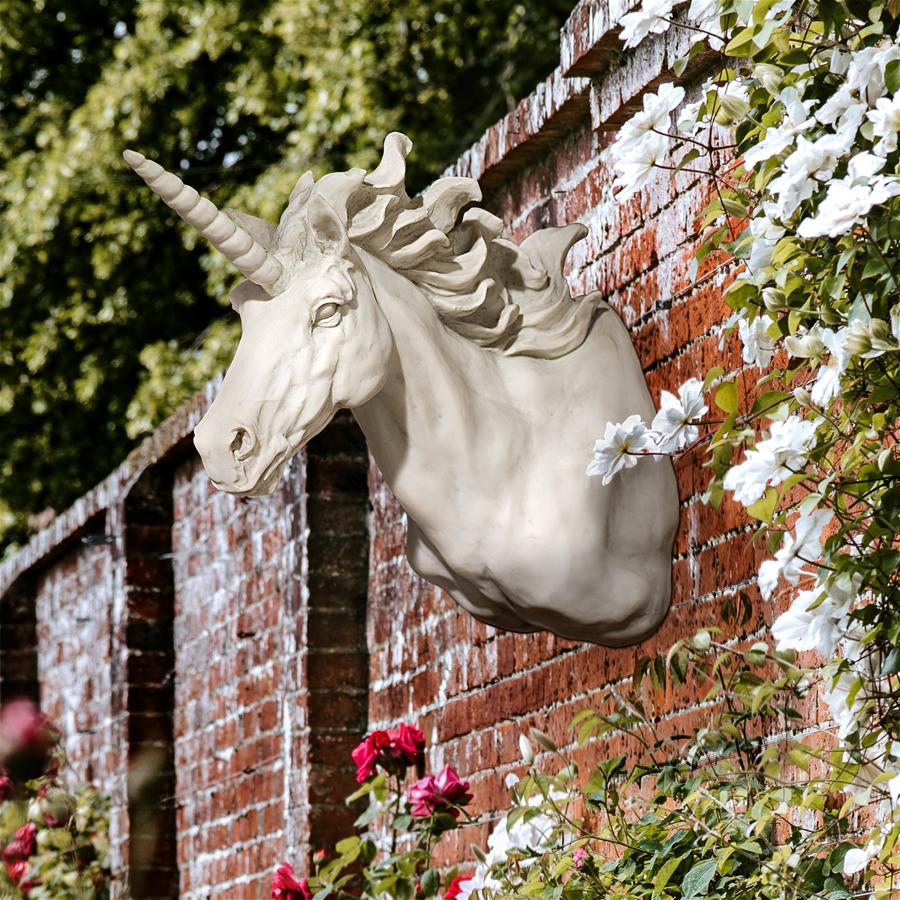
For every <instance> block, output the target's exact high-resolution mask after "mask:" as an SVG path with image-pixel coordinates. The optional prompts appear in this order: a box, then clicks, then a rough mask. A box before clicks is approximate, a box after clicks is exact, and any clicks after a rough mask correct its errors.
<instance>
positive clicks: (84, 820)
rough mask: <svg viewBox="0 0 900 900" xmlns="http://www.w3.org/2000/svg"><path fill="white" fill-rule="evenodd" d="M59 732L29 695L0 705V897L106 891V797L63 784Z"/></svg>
mask: <svg viewBox="0 0 900 900" xmlns="http://www.w3.org/2000/svg"><path fill="white" fill-rule="evenodd" d="M64 767H65V755H64V753H63V750H62V747H61V746H60V734H59V732H58V731H57V729H56V728H55V727H54V726H53V725H52V724H51V723H50V722H48V721H47V719H46V718H45V717H44V716H43V715H42V714H41V712H40V711H39V710H38V708H37V707H36V706H35V705H34V704H33V703H32V702H31V701H30V700H14V701H11V702H9V703H6V704H4V706H3V707H2V708H0V801H2V802H0V845H2V847H3V850H2V856H3V869H2V874H0V891H2V895H3V896H4V897H28V898H29V900H63V898H67V897H69V898H79V900H92V898H93V900H101V898H106V897H109V896H110V890H111V885H112V874H111V871H110V861H109V803H108V801H107V799H106V798H105V797H102V796H101V795H99V794H98V793H97V792H96V791H94V790H93V789H91V788H88V787H83V788H80V789H79V790H78V791H76V792H74V793H73V792H70V791H68V790H66V789H65V788H64V787H63V786H62V784H61V781H60V772H61V771H62V770H63V769H64Z"/></svg>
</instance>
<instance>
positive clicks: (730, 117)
mask: <svg viewBox="0 0 900 900" xmlns="http://www.w3.org/2000/svg"><path fill="white" fill-rule="evenodd" d="M749 110H750V104H749V103H748V102H747V101H746V100H744V99H743V98H742V97H733V96H731V95H729V94H724V95H721V94H720V95H719V112H718V114H717V115H716V121H717V122H718V123H719V124H720V125H730V124H731V123H732V122H737V121H738V120H740V119H743V118H744V116H746V115H747V113H748V112H749Z"/></svg>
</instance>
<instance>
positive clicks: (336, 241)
mask: <svg viewBox="0 0 900 900" xmlns="http://www.w3.org/2000/svg"><path fill="white" fill-rule="evenodd" d="M306 220H307V222H309V230H310V233H311V235H312V239H313V241H314V243H315V245H316V247H317V248H318V250H319V253H323V254H329V255H334V256H339V257H343V258H346V257H347V256H349V255H350V240H349V238H348V237H347V229H346V228H345V227H344V223H343V222H342V221H341V220H340V217H339V216H338V214H337V213H336V212H335V211H334V207H332V205H331V204H330V203H329V202H328V201H327V200H326V199H325V198H324V197H322V196H321V195H320V194H313V195H312V196H311V197H310V198H309V203H308V204H307V206H306Z"/></svg>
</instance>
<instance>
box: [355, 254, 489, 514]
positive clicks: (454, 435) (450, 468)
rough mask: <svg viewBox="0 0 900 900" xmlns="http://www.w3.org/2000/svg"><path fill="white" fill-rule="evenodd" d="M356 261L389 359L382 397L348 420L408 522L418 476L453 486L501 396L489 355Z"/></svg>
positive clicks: (385, 273) (388, 277)
mask: <svg viewBox="0 0 900 900" xmlns="http://www.w3.org/2000/svg"><path fill="white" fill-rule="evenodd" d="M360 256H361V257H362V259H363V262H364V265H365V268H366V271H367V273H368V275H369V277H370V279H371V282H372V287H373V289H374V292H375V296H376V299H377V302H378V304H379V307H380V308H381V311H382V313H383V314H384V316H385V317H386V318H387V320H388V324H389V325H390V328H391V331H392V332H393V337H394V352H393V354H392V358H391V362H390V364H389V371H388V375H387V381H386V383H385V385H384V387H383V388H382V390H381V391H380V392H379V393H378V394H377V395H376V396H375V397H374V398H373V399H372V400H370V401H369V402H368V403H366V404H364V405H362V406H360V407H357V408H356V409H355V410H353V413H354V415H355V416H356V419H357V421H358V422H359V424H360V427H361V428H362V430H363V432H364V433H365V435H366V439H367V441H368V443H369V449H370V450H371V452H372V455H373V456H374V457H375V461H376V462H377V463H378V466H379V468H380V469H381V471H382V473H383V474H384V476H385V478H386V479H387V482H388V484H389V485H390V486H391V488H392V489H393V491H394V493H395V494H396V495H397V497H398V498H399V499H400V500H401V502H402V503H403V505H404V506H405V507H406V508H407V510H408V511H409V512H411V513H413V514H414V515H415V512H414V510H415V507H416V506H417V503H416V494H417V492H418V491H419V489H420V488H421V482H420V479H421V478H422V477H423V475H424V477H426V478H427V479H428V480H429V482H430V486H431V490H432V491H433V490H434V487H435V486H436V485H435V481H440V480H441V479H447V480H448V481H450V480H456V479H458V478H459V477H460V476H461V475H462V470H463V469H464V468H465V467H466V466H468V465H475V464H477V461H478V457H479V455H480V454H479V430H481V429H484V428H485V427H486V423H489V422H490V421H491V417H492V416H496V415H497V414H498V413H499V410H498V409H497V406H498V402H499V403H501V404H502V397H503V389H502V387H501V385H500V381H499V378H498V373H497V366H496V360H495V359H494V358H493V354H491V353H489V352H488V351H485V350H483V349H482V348H480V347H478V346H477V345H475V344H472V343H470V342H469V341H466V340H465V339H464V338H462V337H460V336H459V335H457V334H455V333H453V332H450V331H449V330H448V329H447V328H446V327H445V326H444V325H443V324H442V323H441V321H440V320H439V319H438V316H437V313H436V312H435V310H434V308H433V307H432V305H431V304H430V303H429V302H428V300H427V299H426V298H425V297H424V296H423V295H422V294H421V292H420V291H419V289H418V288H417V287H416V286H415V285H414V284H413V283H412V282H410V281H409V280H407V279H406V278H405V277H403V276H402V275H398V274H397V273H396V272H395V271H394V270H393V269H391V268H390V267H389V266H387V265H386V264H384V263H383V262H381V261H380V260H378V259H376V258H375V257H373V256H372V255H370V254H367V253H364V252H360ZM475 386H477V387H475ZM431 496H432V497H433V494H432V495H431ZM423 514H424V512H423Z"/></svg>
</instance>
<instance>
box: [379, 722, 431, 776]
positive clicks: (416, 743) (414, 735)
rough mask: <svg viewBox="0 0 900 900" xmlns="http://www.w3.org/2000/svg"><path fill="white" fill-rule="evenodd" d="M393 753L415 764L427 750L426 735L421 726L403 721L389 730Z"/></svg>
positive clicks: (398, 757) (408, 763)
mask: <svg viewBox="0 0 900 900" xmlns="http://www.w3.org/2000/svg"><path fill="white" fill-rule="evenodd" d="M388 738H389V739H390V742H391V743H390V752H391V755H392V756H394V757H395V758H397V759H400V760H402V761H403V762H404V763H406V764H407V765H410V766H414V765H415V764H416V763H417V762H418V761H419V760H420V759H421V758H422V754H423V753H424V752H425V735H424V734H422V729H421V728H416V726H415V725H407V724H406V723H405V722H401V723H400V724H399V725H398V726H397V727H396V728H391V729H390V730H389V731H388Z"/></svg>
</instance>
